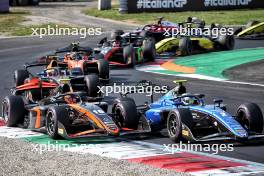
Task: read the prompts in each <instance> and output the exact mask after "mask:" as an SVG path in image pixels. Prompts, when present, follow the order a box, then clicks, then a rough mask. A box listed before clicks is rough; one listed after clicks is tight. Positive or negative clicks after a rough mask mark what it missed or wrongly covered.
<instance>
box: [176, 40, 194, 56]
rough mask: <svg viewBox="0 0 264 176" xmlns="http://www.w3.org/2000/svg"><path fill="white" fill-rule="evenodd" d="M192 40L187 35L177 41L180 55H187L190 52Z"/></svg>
mask: <svg viewBox="0 0 264 176" xmlns="http://www.w3.org/2000/svg"><path fill="white" fill-rule="evenodd" d="M192 50H193V48H192V41H191V39H190V38H188V37H184V38H181V39H180V42H179V51H180V53H181V55H182V56H188V55H191V54H192Z"/></svg>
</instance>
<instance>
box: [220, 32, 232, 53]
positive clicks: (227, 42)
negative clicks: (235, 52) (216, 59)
mask: <svg viewBox="0 0 264 176" xmlns="http://www.w3.org/2000/svg"><path fill="white" fill-rule="evenodd" d="M218 43H219V44H220V48H221V49H222V50H232V49H234V46H235V38H234V36H233V35H221V36H219V38H218Z"/></svg>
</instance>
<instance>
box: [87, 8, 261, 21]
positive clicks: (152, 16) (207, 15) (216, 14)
mask: <svg viewBox="0 0 264 176" xmlns="http://www.w3.org/2000/svg"><path fill="white" fill-rule="evenodd" d="M84 13H85V14H86V15H90V16H95V17H101V18H108V19H113V20H118V21H125V22H132V23H138V24H146V23H153V22H156V18H158V17H161V16H162V17H165V19H166V20H168V21H172V22H182V21H185V20H186V19H187V17H190V16H195V17H197V18H200V19H203V20H205V21H206V23H207V24H211V23H213V22H216V23H219V24H225V25H233V24H245V23H246V22H247V21H249V20H259V21H264V15H263V14H264V9H254V10H251V9H250V10H249V9H243V10H229V11H226V10H224V11H208V12H170V13H168V12H166V13H137V14H120V13H119V12H118V6H117V5H115V6H113V8H112V9H111V10H104V11H99V10H97V9H96V8H93V9H87V10H85V11H84Z"/></svg>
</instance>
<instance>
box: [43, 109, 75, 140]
mask: <svg viewBox="0 0 264 176" xmlns="http://www.w3.org/2000/svg"><path fill="white" fill-rule="evenodd" d="M59 122H60V123H62V125H63V126H64V128H65V129H67V128H68V127H69V125H70V120H69V114H68V111H67V110H66V108H65V107H63V106H54V107H51V108H49V110H48V112H47V116H46V130H47V134H48V135H49V137H50V138H52V139H59V138H60V135H59V133H58V123H59Z"/></svg>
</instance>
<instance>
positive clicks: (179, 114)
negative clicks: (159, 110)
mask: <svg viewBox="0 0 264 176" xmlns="http://www.w3.org/2000/svg"><path fill="white" fill-rule="evenodd" d="M182 124H184V125H186V126H187V127H188V128H189V129H190V130H191V129H192V127H193V124H194V122H193V117H192V113H191V111H190V110H189V109H187V108H183V109H177V110H173V111H171V112H170V113H169V115H168V119H167V130H168V135H169V137H170V139H171V140H172V141H174V142H179V141H181V140H183V138H182Z"/></svg>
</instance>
